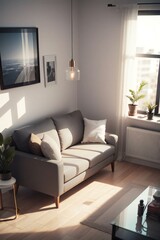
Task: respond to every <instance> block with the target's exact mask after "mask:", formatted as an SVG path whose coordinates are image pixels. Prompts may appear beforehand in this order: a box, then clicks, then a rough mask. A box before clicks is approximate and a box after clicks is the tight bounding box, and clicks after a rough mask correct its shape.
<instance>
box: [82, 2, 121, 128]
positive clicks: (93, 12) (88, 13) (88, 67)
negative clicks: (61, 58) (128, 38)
mask: <svg viewBox="0 0 160 240" xmlns="http://www.w3.org/2000/svg"><path fill="white" fill-rule="evenodd" d="M120 20H121V14H120V11H118V10H116V9H115V8H114V9H113V8H107V1H104V0H81V1H79V45H80V50H79V53H80V70H81V81H80V82H78V106H79V108H80V109H81V110H82V112H83V114H84V115H85V116H87V117H88V118H91V119H99V118H107V119H108V124H107V126H108V130H109V131H113V132H115V131H116V110H117V101H118V99H117V91H119V89H117V88H118V56H119V47H120V44H119V39H120Z"/></svg>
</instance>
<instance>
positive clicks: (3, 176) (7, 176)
mask: <svg viewBox="0 0 160 240" xmlns="http://www.w3.org/2000/svg"><path fill="white" fill-rule="evenodd" d="M11 177H12V174H11V172H7V173H0V179H1V180H10V179H11Z"/></svg>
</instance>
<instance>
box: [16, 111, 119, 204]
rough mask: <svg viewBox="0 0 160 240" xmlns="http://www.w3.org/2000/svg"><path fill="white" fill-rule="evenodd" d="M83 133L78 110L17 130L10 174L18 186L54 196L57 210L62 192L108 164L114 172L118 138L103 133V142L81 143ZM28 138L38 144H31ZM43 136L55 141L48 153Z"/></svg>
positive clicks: (82, 124)
mask: <svg viewBox="0 0 160 240" xmlns="http://www.w3.org/2000/svg"><path fill="white" fill-rule="evenodd" d="M84 131H85V124H84V118H83V116H82V114H81V112H80V111H79V110H77V111H74V112H71V113H67V114H64V115H62V116H59V117H50V118H49V117H48V118H46V119H43V120H41V121H38V122H36V123H33V124H30V125H28V126H25V127H23V128H20V129H16V130H15V131H14V133H13V142H14V144H15V146H16V155H15V158H14V161H13V164H12V175H13V176H14V177H15V178H16V180H17V185H18V186H19V185H20V186H25V187H27V188H30V189H33V190H36V191H39V192H42V193H45V194H48V195H51V196H53V197H54V198H55V203H56V207H57V208H58V207H59V203H60V196H61V195H62V194H63V193H65V192H67V191H68V190H70V189H71V188H73V187H74V186H76V185H77V184H79V183H81V182H82V181H84V180H85V179H87V178H89V177H90V176H92V175H93V174H95V173H97V172H98V171H99V170H101V169H102V168H104V167H106V166H107V165H108V164H111V169H112V172H114V162H115V160H116V158H117V144H118V137H117V135H115V134H109V133H105V140H106V143H96V142H85V143H82V140H83V136H84ZM31 135H34V137H37V138H38V139H39V141H34V140H33V139H32V141H31ZM44 136H47V137H49V139H50V140H51V139H52V140H53V142H54V149H53V148H51V150H53V151H51V153H50V145H47V147H46V145H45V146H44V149H42V145H43V144H44V143H45V144H46V142H47V141H46V142H45V141H44V142H43V138H44ZM36 140H37V139H36ZM47 144H48V142H47ZM49 144H50V143H49ZM51 145H52V143H51ZM48 147H49V148H48ZM55 148H56V149H55ZM42 150H45V151H42ZM48 153H50V155H49V156H48V155H47V154H48ZM52 156H53V157H52Z"/></svg>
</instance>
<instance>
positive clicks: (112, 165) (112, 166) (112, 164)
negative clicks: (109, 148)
mask: <svg viewBox="0 0 160 240" xmlns="http://www.w3.org/2000/svg"><path fill="white" fill-rule="evenodd" d="M114 167H115V166H114V162H112V163H111V169H112V172H114Z"/></svg>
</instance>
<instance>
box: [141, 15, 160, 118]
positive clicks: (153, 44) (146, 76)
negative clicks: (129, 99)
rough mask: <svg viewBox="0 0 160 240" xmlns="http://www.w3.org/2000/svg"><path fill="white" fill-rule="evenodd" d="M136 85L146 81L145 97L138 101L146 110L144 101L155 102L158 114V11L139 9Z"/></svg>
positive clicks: (157, 113) (159, 24)
mask: <svg viewBox="0 0 160 240" xmlns="http://www.w3.org/2000/svg"><path fill="white" fill-rule="evenodd" d="M136 69H137V85H138V84H139V83H140V82H141V81H142V80H144V81H147V83H148V84H147V86H146V87H145V89H144V94H145V95H146V97H145V98H144V99H143V100H141V101H140V102H139V103H138V106H139V110H141V111H146V106H145V105H146V102H151V103H154V104H155V103H156V104H157V105H158V107H157V108H156V110H155V114H156V115H160V11H139V12H138V19H137V43H136Z"/></svg>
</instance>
